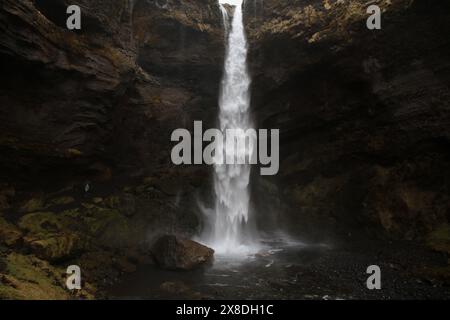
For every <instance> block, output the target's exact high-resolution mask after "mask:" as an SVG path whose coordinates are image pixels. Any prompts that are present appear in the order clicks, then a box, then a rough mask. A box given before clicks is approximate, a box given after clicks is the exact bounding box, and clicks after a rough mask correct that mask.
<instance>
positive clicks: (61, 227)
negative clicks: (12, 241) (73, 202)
mask: <svg viewBox="0 0 450 320" xmlns="http://www.w3.org/2000/svg"><path fill="white" fill-rule="evenodd" d="M67 223H69V219H67V218H66V219H65V217H64V216H60V215H56V214H54V213H52V212H37V213H31V214H28V215H26V216H24V217H22V219H20V221H19V226H20V227H21V228H22V229H24V230H26V231H27V232H28V233H27V235H26V236H25V237H24V243H25V245H26V246H27V247H29V248H30V249H31V251H32V252H33V253H35V254H36V255H37V256H38V257H40V258H42V259H46V260H49V261H55V260H60V259H65V258H70V257H73V256H74V255H75V254H76V253H77V252H79V251H81V250H82V249H83V248H84V247H85V246H86V241H85V240H84V238H83V237H82V236H80V235H78V234H77V233H75V232H73V231H71V230H70V229H68V228H67V226H66V224H67Z"/></svg>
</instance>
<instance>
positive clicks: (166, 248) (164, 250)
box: [151, 235, 214, 271]
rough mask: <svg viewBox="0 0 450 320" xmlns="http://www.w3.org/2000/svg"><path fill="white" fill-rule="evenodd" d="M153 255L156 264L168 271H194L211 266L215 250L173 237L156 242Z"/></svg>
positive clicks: (168, 236)
mask: <svg viewBox="0 0 450 320" xmlns="http://www.w3.org/2000/svg"><path fill="white" fill-rule="evenodd" d="M151 253H152V255H153V257H154V259H155V261H156V264H157V265H158V266H159V267H160V268H163V269H167V270H185V271H186V270H193V269H196V268H199V267H202V266H205V265H208V264H211V263H212V262H213V259H214V250H213V249H211V248H208V247H206V246H204V245H202V244H200V243H198V242H195V241H192V240H189V239H183V238H180V237H177V236H173V235H166V236H162V237H161V238H159V239H158V240H156V242H155V243H154V244H153V246H152V249H151Z"/></svg>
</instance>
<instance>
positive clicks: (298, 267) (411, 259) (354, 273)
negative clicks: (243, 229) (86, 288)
mask: <svg viewBox="0 0 450 320" xmlns="http://www.w3.org/2000/svg"><path fill="white" fill-rule="evenodd" d="M383 248H385V249H384V250H385V251H383V249H380V248H377V249H376V250H377V251H375V252H376V254H374V253H373V252H374V249H368V248H367V250H366V249H364V250H354V249H352V250H347V249H345V248H335V247H332V246H330V245H325V244H314V245H311V244H310V245H306V244H302V243H295V242H293V243H281V242H280V243H276V242H275V243H266V248H265V249H263V250H261V251H260V252H259V253H257V254H254V255H250V256H245V257H239V258H236V257H231V256H216V258H215V262H214V264H213V265H212V266H209V267H206V268H204V269H202V270H196V271H189V272H180V271H164V270H160V269H158V268H157V267H155V266H143V267H141V268H139V269H138V271H137V272H136V273H134V274H131V275H127V276H125V277H124V278H123V279H122V280H121V282H120V283H118V284H116V285H115V286H113V287H112V288H110V290H109V291H108V296H109V297H110V298H111V299H245V300H248V299H250V300H252V299H406V298H408V299H436V298H446V299H448V298H450V290H449V288H448V287H446V286H445V285H441V284H436V283H433V282H430V281H428V280H426V279H424V278H421V277H420V276H417V275H414V274H412V273H411V270H415V269H416V268H417V267H421V265H422V264H423V263H424V260H423V259H424V257H423V256H418V255H417V254H416V253H417V252H416V250H414V248H413V249H411V250H410V249H409V248H403V247H402V249H403V250H404V251H401V250H400V251H399V248H397V247H395V246H392V245H390V246H387V245H386V246H384V247H383ZM425 258H426V259H427V263H433V264H435V265H436V264H439V263H440V262H441V261H440V259H439V257H436V256H431V257H425ZM430 261H431V262H430ZM372 264H378V265H379V266H380V268H381V270H382V290H369V289H367V286H366V280H367V277H368V276H369V275H367V274H366V269H367V267H368V266H369V265H372Z"/></svg>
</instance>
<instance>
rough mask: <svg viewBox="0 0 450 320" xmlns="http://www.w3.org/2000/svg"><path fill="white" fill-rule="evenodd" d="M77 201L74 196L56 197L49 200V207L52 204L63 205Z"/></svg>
mask: <svg viewBox="0 0 450 320" xmlns="http://www.w3.org/2000/svg"><path fill="white" fill-rule="evenodd" d="M73 202H75V199H74V198H73V197H70V196H61V197H58V198H55V199H51V200H50V201H49V204H48V206H47V207H50V206H63V205H68V204H71V203H73Z"/></svg>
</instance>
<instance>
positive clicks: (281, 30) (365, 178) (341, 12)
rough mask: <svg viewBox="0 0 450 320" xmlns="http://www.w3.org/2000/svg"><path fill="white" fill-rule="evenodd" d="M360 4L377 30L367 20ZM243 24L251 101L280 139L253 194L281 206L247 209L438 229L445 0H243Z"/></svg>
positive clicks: (333, 227)
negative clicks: (374, 14)
mask: <svg viewBox="0 0 450 320" xmlns="http://www.w3.org/2000/svg"><path fill="white" fill-rule="evenodd" d="M262 4H263V5H262ZM369 4H378V5H379V6H380V7H381V9H382V29H381V30H373V31H371V30H368V29H367V28H366V19H367V17H368V16H369V15H368V14H367V13H366V9H367V7H368V5H369ZM247 25H248V32H249V39H250V48H251V52H252V53H251V58H250V61H251V64H252V72H253V76H254V82H253V111H254V114H255V117H256V118H257V119H258V124H259V126H260V127H263V128H280V129H281V141H282V143H281V147H280V149H281V157H282V161H281V165H280V168H281V170H280V174H279V176H277V177H275V178H273V179H264V180H263V181H261V183H260V186H259V189H257V192H256V194H255V196H257V194H258V193H259V192H261V190H266V191H267V192H272V194H273V193H277V194H279V195H281V198H282V201H281V202H280V203H282V204H283V205H282V206H281V210H279V208H280V206H277V205H276V203H277V202H276V201H275V200H276V199H277V197H276V196H275V197H274V201H271V202H270V203H271V204H270V205H269V206H266V207H264V206H263V207H262V208H260V209H259V211H258V212H269V213H270V214H271V215H273V213H272V212H279V215H281V217H279V218H280V220H282V221H283V220H284V222H286V220H287V222H288V223H287V225H288V226H293V227H292V229H293V230H295V231H294V232H296V233H299V234H302V233H304V234H314V235H315V236H317V237H319V238H327V237H330V236H331V237H333V236H335V234H336V233H337V234H340V235H346V234H348V235H351V234H353V235H354V234H356V233H359V234H366V235H367V234H372V235H377V236H383V235H386V234H388V235H389V236H393V237H399V238H406V239H413V238H415V239H417V238H422V239H423V238H424V237H425V238H426V237H427V235H428V234H429V233H430V232H432V231H433V230H436V229H446V223H447V222H448V219H449V215H450V207H449V203H450V202H449V200H450V199H449V194H450V193H449V187H450V185H449V183H450V170H449V169H450V167H449V156H450V144H449V142H450V141H449V134H450V132H449V126H448V124H449V120H450V118H449V115H450V114H449V105H450V61H449V59H448V57H449V56H450V40H449V39H450V38H449V37H448V35H449V33H450V5H449V3H447V2H445V1H439V2H433V3H430V2H428V1H420V0H417V1H402V0H398V1H371V2H365V1H351V0H350V1H306V0H305V1H283V0H282V1H275V0H274V1H271V0H267V1H264V2H262V1H248V2H247ZM274 204H275V205H274ZM283 212H284V214H283ZM286 212H289V213H287V214H286ZM326 226H328V227H326Z"/></svg>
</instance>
